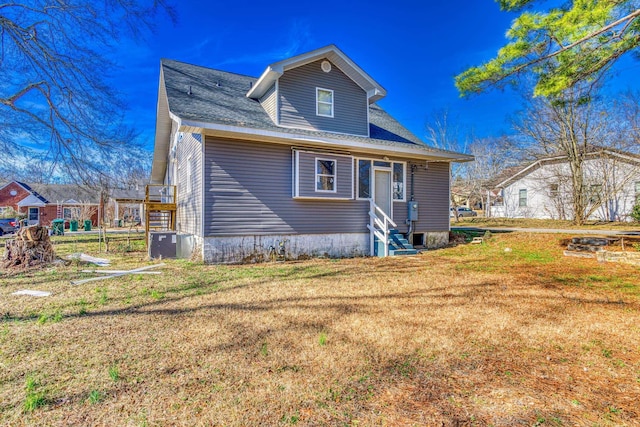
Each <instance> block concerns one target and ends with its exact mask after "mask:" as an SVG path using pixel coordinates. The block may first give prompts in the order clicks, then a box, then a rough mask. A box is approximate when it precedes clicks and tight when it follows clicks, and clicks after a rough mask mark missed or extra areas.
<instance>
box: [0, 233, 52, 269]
mask: <svg viewBox="0 0 640 427" xmlns="http://www.w3.org/2000/svg"><path fill="white" fill-rule="evenodd" d="M55 258H56V256H55V253H54V252H53V246H51V240H49V233H48V231H47V228H46V227H41V226H39V225H34V226H32V227H25V228H21V229H20V230H19V231H18V232H17V233H16V237H15V238H13V239H10V240H7V241H6V246H5V251H4V255H3V257H2V267H3V268H30V267H36V266H40V265H46V264H50V263H52V262H53V261H54V260H55Z"/></svg>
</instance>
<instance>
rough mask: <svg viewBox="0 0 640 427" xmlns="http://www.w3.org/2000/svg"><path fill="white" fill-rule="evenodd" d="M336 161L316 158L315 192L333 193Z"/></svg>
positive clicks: (334, 189) (335, 188) (334, 190)
mask: <svg viewBox="0 0 640 427" xmlns="http://www.w3.org/2000/svg"><path fill="white" fill-rule="evenodd" d="M336 190H337V187H336V161H335V160H330V159H318V158H316V191H320V192H331V193H335V192H336Z"/></svg>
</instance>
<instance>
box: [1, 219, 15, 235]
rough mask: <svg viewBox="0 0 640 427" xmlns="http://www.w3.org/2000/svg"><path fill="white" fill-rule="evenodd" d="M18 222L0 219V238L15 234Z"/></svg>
mask: <svg viewBox="0 0 640 427" xmlns="http://www.w3.org/2000/svg"><path fill="white" fill-rule="evenodd" d="M17 226H18V221H17V220H16V219H15V218H0V236H2V235H3V234H11V233H15V232H16V230H17Z"/></svg>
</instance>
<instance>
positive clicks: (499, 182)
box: [491, 146, 640, 188]
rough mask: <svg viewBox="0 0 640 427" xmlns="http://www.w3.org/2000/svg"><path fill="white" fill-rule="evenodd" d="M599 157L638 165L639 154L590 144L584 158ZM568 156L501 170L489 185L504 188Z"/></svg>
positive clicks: (562, 160)
mask: <svg viewBox="0 0 640 427" xmlns="http://www.w3.org/2000/svg"><path fill="white" fill-rule="evenodd" d="M587 157H588V158H601V157H610V158H616V159H617V160H619V161H622V162H625V163H630V164H634V165H637V166H640V156H638V155H637V154H634V153H630V152H627V151H622V150H618V149H615V148H607V147H597V146H590V147H588V149H587V150H586V154H585V158H587ZM566 162H568V158H567V156H565V155H559V156H547V157H542V158H540V159H538V160H535V161H533V162H530V163H526V164H524V165H522V166H514V167H510V168H507V169H505V170H503V171H502V172H501V173H499V174H498V175H497V176H496V177H494V179H492V180H491V186H492V187H493V188H504V187H507V186H509V185H511V184H512V183H513V182H515V181H517V180H519V179H522V178H524V177H525V176H527V175H529V174H530V173H532V172H534V171H535V170H537V169H539V168H540V167H542V166H544V165H547V164H557V163H566Z"/></svg>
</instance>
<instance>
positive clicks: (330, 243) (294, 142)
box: [151, 45, 472, 263]
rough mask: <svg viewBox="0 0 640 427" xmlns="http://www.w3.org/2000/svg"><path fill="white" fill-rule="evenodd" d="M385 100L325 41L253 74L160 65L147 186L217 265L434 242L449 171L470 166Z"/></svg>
mask: <svg viewBox="0 0 640 427" xmlns="http://www.w3.org/2000/svg"><path fill="white" fill-rule="evenodd" d="M399 73H400V74H401V72H399ZM385 95H386V91H385V89H384V88H383V87H382V86H381V85H380V84H378V83H377V82H376V81H375V80H373V78H371V76H369V75H368V74H367V73H366V72H365V71H364V70H362V69H361V68H360V67H359V66H358V65H356V64H355V63H354V62H353V61H352V60H351V59H349V58H348V57H347V56H346V55H345V54H344V53H343V52H342V51H340V50H339V49H338V48H337V47H336V46H333V45H331V46H327V47H324V48H321V49H317V50H314V51H312V52H309V53H306V54H302V55H298V56H295V57H293V58H289V59H285V60H283V61H280V62H276V63H274V64H271V65H269V66H268V67H267V69H266V70H265V71H264V73H263V74H262V75H261V76H260V77H258V78H254V77H248V76H244V75H238V74H234V73H229V72H225V71H219V70H214V69H209V68H204V67H199V66H195V65H190V64H185V63H182V62H178V61H173V60H162V62H161V68H160V85H159V90H158V109H157V124H156V138H155V151H154V158H153V167H152V174H151V181H152V183H156V184H170V185H176V186H177V221H176V228H177V231H178V232H179V233H180V235H181V242H183V246H184V244H185V243H184V242H188V245H189V246H190V247H191V250H193V251H197V252H198V253H199V254H201V256H202V258H203V259H204V260H205V261H206V262H214V263H217V262H243V261H244V262H247V261H259V260H262V259H268V257H269V255H270V254H273V252H274V248H275V250H276V251H277V252H278V254H281V253H282V254H284V255H286V257H287V258H290V259H291V258H293V259H296V258H301V257H307V256H330V257H348V256H360V255H387V254H392V253H393V252H394V249H395V250H396V251H397V252H402V249H405V248H404V247H403V245H402V243H398V244H396V245H395V246H393V245H392V244H393V240H396V241H397V242H406V240H403V239H402V237H403V236H401V235H400V234H399V233H403V234H404V237H407V238H408V240H409V241H410V242H409V244H408V246H409V247H410V243H413V244H414V245H417V246H424V247H438V246H442V245H444V244H446V243H447V242H448V236H449V181H450V180H449V177H450V165H451V162H464V161H469V160H472V157H471V156H468V155H464V154H460V153H454V152H449V151H444V150H439V149H435V148H432V147H429V146H427V145H426V144H425V143H424V142H422V141H421V140H420V139H419V138H417V137H416V136H414V135H413V134H412V133H411V132H409V131H408V130H407V129H406V128H404V127H403V126H402V125H400V124H399V123H398V122H397V121H396V120H394V119H393V118H392V117H391V116H389V114H387V113H386V112H385V111H384V110H382V109H381V108H380V107H379V106H377V105H376V101H378V100H380V99H381V98H382V97H384V96H385ZM397 237H399V238H400V239H398V238H397ZM379 242H383V243H382V244H380V243H379ZM404 246H407V244H405V245H404ZM388 249H390V250H388Z"/></svg>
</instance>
